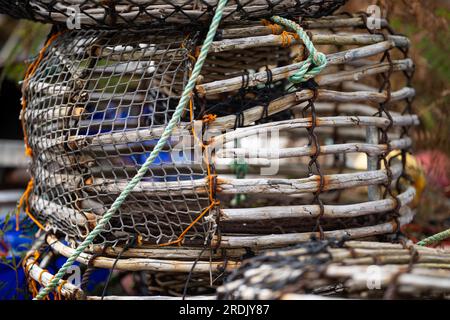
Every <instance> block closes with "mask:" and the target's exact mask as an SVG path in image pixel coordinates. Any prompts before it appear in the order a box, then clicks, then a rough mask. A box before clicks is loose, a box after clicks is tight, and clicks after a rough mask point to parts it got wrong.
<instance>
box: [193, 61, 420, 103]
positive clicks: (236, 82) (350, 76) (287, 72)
mask: <svg viewBox="0 0 450 320" xmlns="http://www.w3.org/2000/svg"><path fill="white" fill-rule="evenodd" d="M413 65H414V64H413V62H412V60H411V59H403V60H395V61H393V62H392V70H393V71H407V70H412V68H413ZM390 68H391V64H390V63H388V62H382V63H375V64H371V65H366V66H362V67H359V68H356V69H353V70H346V71H341V72H336V73H332V74H322V75H319V76H317V77H316V78H315V81H316V82H317V84H319V85H320V86H326V85H331V84H335V83H341V82H344V81H358V80H361V79H363V78H365V77H368V76H373V75H376V74H380V73H384V72H387V71H388V70H390ZM298 69H299V64H292V65H289V66H286V67H279V68H274V69H272V70H271V72H272V74H273V81H277V80H281V79H287V78H288V77H290V76H292V75H294V74H295V73H296V72H297V71H298ZM266 82H267V72H266V71H264V72H257V73H250V74H249V76H248V87H254V86H257V85H263V84H265V83H266ZM241 87H242V77H235V78H230V79H225V80H220V81H214V82H210V83H205V84H199V85H197V86H196V89H197V92H198V94H199V95H200V96H206V97H207V96H209V95H214V94H218V93H224V92H230V91H235V90H239V89H240V88H241Z"/></svg>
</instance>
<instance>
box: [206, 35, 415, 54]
mask: <svg viewBox="0 0 450 320" xmlns="http://www.w3.org/2000/svg"><path fill="white" fill-rule="evenodd" d="M311 35H312V37H311V41H312V42H313V43H314V44H315V45H372V44H376V43H380V42H383V41H385V40H386V38H385V37H384V36H383V35H380V34H363V33H345V34H339V33H338V34H324V33H318V32H314V31H313V32H311ZM285 37H289V43H290V44H291V45H296V44H302V42H301V40H300V39H297V38H296V37H295V36H294V34H285V35H284V36H281V35H273V34H271V35H267V36H257V37H247V38H238V39H224V40H221V41H215V42H213V43H212V45H211V49H210V52H224V51H229V50H247V49H251V48H259V47H270V46H272V47H281V46H283V45H284V44H285V43H286V42H287V41H286V39H285ZM387 40H389V41H392V42H393V43H394V45H395V46H397V47H400V48H407V47H409V45H410V41H409V39H408V38H407V37H404V36H393V35H389V36H387Z"/></svg>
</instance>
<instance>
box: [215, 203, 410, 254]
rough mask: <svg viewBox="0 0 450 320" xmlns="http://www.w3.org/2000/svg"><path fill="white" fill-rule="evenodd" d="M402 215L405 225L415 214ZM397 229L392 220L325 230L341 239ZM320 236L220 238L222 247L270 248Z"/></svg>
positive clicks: (329, 236)
mask: <svg viewBox="0 0 450 320" xmlns="http://www.w3.org/2000/svg"><path fill="white" fill-rule="evenodd" d="M400 212H401V213H402V216H401V217H400V218H399V220H398V221H399V222H400V225H401V226H403V225H405V224H408V223H410V222H411V220H412V219H413V218H414V214H413V213H412V211H411V210H410V209H409V208H408V207H402V208H401V209H400ZM396 230H397V222H396V221H395V220H392V221H390V222H387V223H382V224H378V225H374V226H366V227H360V228H353V229H342V230H333V231H325V232H324V236H325V238H326V239H340V238H343V237H347V239H359V238H367V237H371V236H375V235H380V234H388V233H393V232H395V231H396ZM313 236H314V237H315V238H316V239H317V238H320V234H319V232H306V233H290V234H272V235H262V236H229V235H222V237H221V239H220V246H221V247H222V248H242V247H249V248H266V247H267V248H269V247H272V248H273V247H281V246H288V245H292V244H296V243H300V242H306V241H310V240H311V237H313ZM218 241H219V240H218V239H215V240H214V241H213V243H212V245H215V244H219V242H218Z"/></svg>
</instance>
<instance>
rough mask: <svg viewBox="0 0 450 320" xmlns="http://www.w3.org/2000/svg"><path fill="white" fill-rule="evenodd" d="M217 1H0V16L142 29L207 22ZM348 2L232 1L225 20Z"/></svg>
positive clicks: (325, 9)
mask: <svg viewBox="0 0 450 320" xmlns="http://www.w3.org/2000/svg"><path fill="white" fill-rule="evenodd" d="M217 2H218V1H216V0H212V1H211V0H197V1H192V0H120V1H97V0H60V1H55V0H29V1H22V2H20V1H15V0H0V13H5V14H10V15H12V16H14V17H16V18H19V17H20V18H28V19H29V18H33V19H34V20H38V21H43V22H50V23H63V24H65V23H66V21H67V20H68V19H71V18H72V17H73V14H74V13H79V19H80V23H81V25H83V26H87V27H114V26H143V25H151V24H162V23H165V24H177V23H182V24H186V23H193V24H199V23H208V22H209V20H210V19H211V18H212V16H213V14H214V11H215V9H216V6H217ZM345 2H346V0H246V1H239V0H235V1H229V3H228V4H227V6H226V8H225V10H224V19H223V20H224V21H227V22H230V21H240V20H241V19H250V18H262V17H270V16H271V15H274V14H282V15H285V16H304V17H319V16H326V15H328V14H330V13H332V12H333V11H335V10H336V9H337V8H338V7H340V6H341V5H342V4H344V3H345Z"/></svg>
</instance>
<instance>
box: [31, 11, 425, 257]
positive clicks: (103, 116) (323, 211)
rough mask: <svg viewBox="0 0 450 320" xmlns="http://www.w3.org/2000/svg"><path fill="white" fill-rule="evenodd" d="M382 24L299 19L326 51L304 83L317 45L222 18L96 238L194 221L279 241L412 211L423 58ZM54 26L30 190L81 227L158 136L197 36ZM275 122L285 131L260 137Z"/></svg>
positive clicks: (361, 229) (247, 238)
mask: <svg viewBox="0 0 450 320" xmlns="http://www.w3.org/2000/svg"><path fill="white" fill-rule="evenodd" d="M380 23H381V25H382V28H383V30H384V33H381V32H378V33H374V32H372V31H371V30H367V29H366V28H365V26H366V18H365V16H361V15H355V16H348V15H336V16H333V17H327V18H323V19H304V20H303V21H302V24H303V26H304V27H305V29H306V30H308V31H310V36H311V38H312V41H313V42H314V43H315V44H316V45H317V47H318V48H319V50H320V51H322V52H324V53H326V54H327V60H328V66H327V68H326V69H325V70H324V72H323V73H322V74H321V75H319V76H318V77H317V78H316V79H315V81H308V82H306V83H303V84H300V85H293V84H291V83H290V81H289V79H290V76H292V75H294V74H295V73H296V72H297V71H298V69H299V64H300V63H301V61H304V60H305V59H306V57H307V52H306V51H307V50H305V48H304V47H303V45H302V44H301V43H300V41H299V39H298V37H297V36H296V35H295V34H294V33H291V32H288V31H287V30H284V29H283V28H282V27H281V26H277V25H274V24H270V23H268V22H267V21H264V22H263V23H261V22H242V24H241V26H238V27H236V26H234V27H233V28H228V27H224V28H222V29H221V30H219V33H218V34H219V36H218V37H217V38H216V40H215V41H214V42H213V44H212V47H211V51H210V53H209V55H208V59H207V61H206V63H205V67H204V69H203V72H202V75H201V77H200V79H199V81H198V83H197V86H196V91H195V94H194V95H193V97H192V100H191V103H190V105H189V106H187V108H186V111H185V114H184V115H183V117H182V120H181V122H180V123H179V125H178V126H177V128H176V129H175V131H174V134H173V135H172V137H171V138H170V141H169V143H167V145H166V146H165V148H164V150H163V151H162V153H161V154H160V155H159V157H158V159H157V160H156V161H155V162H154V163H153V164H152V166H151V168H150V170H149V172H148V173H147V175H146V176H145V178H144V180H143V181H142V182H141V183H139V184H138V186H137V187H136V188H135V189H134V190H133V192H132V193H131V195H130V197H129V198H128V199H127V200H126V201H125V203H124V205H123V206H122V207H121V208H120V210H119V211H118V213H117V214H116V215H115V216H114V217H113V219H112V220H111V221H110V222H109V223H108V225H107V228H106V230H105V231H104V232H103V233H102V235H101V237H98V238H97V239H96V242H97V244H99V245H102V244H107V245H112V244H117V243H118V242H125V241H128V240H130V239H133V238H136V237H139V239H140V240H143V241H147V242H150V243H152V244H165V243H167V242H170V241H174V240H177V239H179V237H180V236H181V235H183V236H184V235H186V237H185V239H184V240H185V242H184V244H185V245H197V246H198V245H203V244H204V243H205V241H207V242H208V244H210V245H211V246H213V247H217V246H221V247H223V248H245V247H251V248H255V247H278V246H285V245H290V244H295V243H298V242H301V241H308V240H309V239H310V236H311V235H312V234H315V235H317V236H320V237H339V236H344V235H346V236H349V237H352V238H363V237H369V236H377V235H383V234H390V233H395V232H396V231H397V230H398V228H399V227H400V226H401V225H404V224H406V223H408V222H409V221H410V220H411V218H412V216H413V212H411V210H410V208H409V207H408V204H410V203H411V202H412V201H413V199H414V196H415V189H414V181H412V179H411V178H410V176H409V173H408V172H407V170H406V169H407V168H406V161H407V152H408V151H409V150H410V148H411V145H412V140H411V138H410V137H409V131H410V128H411V127H412V126H414V125H417V124H418V119H417V117H416V116H415V115H413V114H412V109H411V104H412V99H413V97H414V95H415V91H414V89H413V88H412V87H411V77H412V72H413V70H414V65H413V63H412V61H411V60H410V59H409V58H408V52H407V51H408V50H407V49H408V46H409V41H408V39H407V38H406V37H404V36H401V35H395V34H391V33H389V28H388V27H387V23H386V21H384V20H383V21H380ZM50 40H51V41H50V42H49V43H48V45H47V46H46V47H45V48H44V50H43V51H42V53H41V55H40V56H39V57H38V59H37V62H36V64H35V65H34V67H33V68H32V69H34V70H32V72H30V73H29V75H28V77H27V78H26V79H25V82H24V105H25V108H24V112H23V114H22V117H23V120H24V123H25V128H26V132H27V136H28V137H27V141H28V143H29V145H30V147H31V149H32V150H33V160H34V161H33V167H32V175H33V178H34V190H33V195H32V196H31V198H30V204H31V207H32V210H33V213H34V214H35V216H37V217H38V218H39V219H40V221H42V222H43V223H44V224H45V225H46V226H47V227H49V228H51V229H52V230H53V231H54V232H56V233H58V234H61V235H65V236H66V237H68V238H70V239H74V240H80V239H83V238H84V237H85V236H86V235H87V234H88V232H89V231H90V230H92V229H93V228H94V226H95V225H96V222H97V221H98V219H99V218H100V217H101V216H102V215H103V214H104V213H105V212H106V211H107V210H108V209H109V207H110V206H111V204H112V202H113V201H114V200H115V199H116V197H117V196H118V195H119V194H120V193H121V191H123V190H124V188H125V186H126V184H127V183H128V182H129V181H130V179H131V178H132V177H133V176H134V175H135V174H136V173H137V170H138V169H139V168H140V166H141V165H142V164H143V163H144V161H145V160H146V159H147V157H148V156H149V154H150V152H151V150H153V147H154V146H155V143H156V142H157V140H158V139H159V137H160V136H161V134H162V131H163V129H164V127H165V125H166V124H167V122H168V121H169V119H170V118H171V115H172V113H173V110H174V108H175V106H176V104H177V102H178V99H179V96H180V94H181V90H182V88H183V87H184V85H185V83H186V81H187V79H188V77H189V74H190V71H191V68H192V66H193V64H194V63H195V60H196V55H197V54H198V46H199V45H200V44H201V42H202V41H201V40H202V36H201V33H199V32H197V31H195V29H192V30H190V32H189V29H188V28H186V29H185V30H183V31H179V30H178V31H177V30H172V29H161V30H156V29H154V30H152V32H151V33H150V32H138V31H134V32H129V31H101V30H97V31H95V30H91V31H88V30H79V31H66V32H63V33H60V34H56V35H53V36H52V37H51V38H50ZM356 79H357V80H358V81H357V82H356V81H355V80H356ZM394 79H395V80H396V81H395V84H394V81H393V80H394ZM191 120H192V121H191ZM272 132H276V134H277V137H276V138H277V140H259V141H258V140H254V137H255V136H258V135H259V134H261V133H263V134H266V133H270V134H271V133H272ZM255 149H258V150H257V152H255ZM241 157H243V158H244V160H245V161H244V162H243V163H240V162H239V161H238V160H239V159H241ZM274 162H275V163H276V164H277V166H278V167H277V171H276V172H272V174H271V176H266V175H265V173H263V171H262V169H264V168H266V167H271V165H272V164H273V163H274ZM219 201H220V204H219ZM203 215H204V216H203ZM196 219H199V220H198V221H196ZM209 240H211V241H209Z"/></svg>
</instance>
